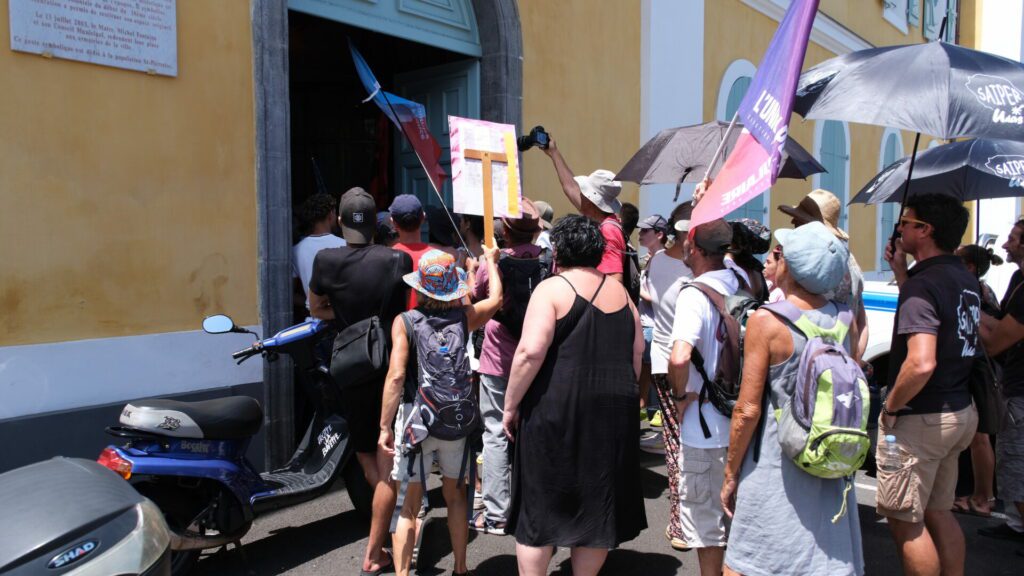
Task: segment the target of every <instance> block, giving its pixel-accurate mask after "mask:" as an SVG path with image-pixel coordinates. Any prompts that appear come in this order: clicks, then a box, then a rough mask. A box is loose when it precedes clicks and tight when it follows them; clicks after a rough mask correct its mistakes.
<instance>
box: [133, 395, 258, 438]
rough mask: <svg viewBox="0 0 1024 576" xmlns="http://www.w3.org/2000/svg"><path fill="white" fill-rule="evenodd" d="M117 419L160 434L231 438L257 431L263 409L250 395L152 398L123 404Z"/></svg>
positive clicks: (137, 428)
mask: <svg viewBox="0 0 1024 576" xmlns="http://www.w3.org/2000/svg"><path fill="white" fill-rule="evenodd" d="M120 421H121V424H123V425H125V426H127V427H129V428H133V429H135V430H140V431H142V432H148V433H150V434H158V435H160V436H172V437H175V438H206V439H209V440H230V439H233V438H246V437H248V436H252V435H253V434H256V432H259V429H260V426H261V425H262V423H263V410H262V409H261V408H260V403H259V402H257V401H256V399H255V398H250V397H249V396H229V397H227V398H217V399H214V400H202V401H199V402H179V401H177V400H160V399H152V400H139V401H136V402H132V403H131V404H128V405H126V406H125V407H124V410H123V411H122V412H121V419H120Z"/></svg>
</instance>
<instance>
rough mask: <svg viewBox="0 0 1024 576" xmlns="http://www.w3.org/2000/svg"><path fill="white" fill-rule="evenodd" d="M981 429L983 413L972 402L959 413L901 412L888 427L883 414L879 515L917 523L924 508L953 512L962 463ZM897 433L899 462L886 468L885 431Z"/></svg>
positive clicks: (879, 424)
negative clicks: (889, 468) (979, 414)
mask: <svg viewBox="0 0 1024 576" xmlns="http://www.w3.org/2000/svg"><path fill="white" fill-rule="evenodd" d="M977 429H978V411H977V410H975V408H974V406H973V405H972V406H968V407H967V408H964V409H963V410H960V411H958V412H945V413H936V414H912V415H906V416H900V417H899V418H897V419H896V425H895V426H894V427H892V428H888V427H886V426H885V425H884V424H883V423H882V421H881V417H879V422H878V439H879V441H878V448H877V450H876V452H875V462H876V463H877V464H878V494H877V496H876V510H877V512H878V514H879V515H880V516H885V517H886V518H892V519H894V520H901V521H903V522H910V523H918V522H923V521H924V512H925V510H950V509H952V508H953V500H954V498H955V497H956V479H957V461H958V460H959V458H960V453H961V452H963V451H964V450H966V449H967V448H968V447H969V446H970V445H971V440H972V439H973V438H974V433H975V431H977ZM889 434H891V435H893V436H895V437H896V443H897V444H898V445H899V447H900V453H901V457H900V462H898V463H895V464H894V466H893V467H894V468H896V469H895V470H892V471H886V470H884V468H886V467H887V464H889V462H888V458H889V457H888V456H887V454H886V450H885V441H884V438H885V436H886V435H889Z"/></svg>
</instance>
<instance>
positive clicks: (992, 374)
mask: <svg viewBox="0 0 1024 576" xmlns="http://www.w3.org/2000/svg"><path fill="white" fill-rule="evenodd" d="M999 380H1000V378H999V370H998V368H997V367H996V366H995V364H994V363H993V362H992V359H991V358H989V357H988V354H986V353H985V352H984V351H982V355H981V356H980V357H978V358H975V359H974V365H973V366H972V367H971V381H970V389H971V397H972V398H974V406H975V408H977V409H978V432H981V433H984V434H998V433H1000V432H1002V431H1003V428H1004V427H1005V426H1006V411H1007V404H1006V397H1005V396H1003V386H1002V383H1001V382H1000V381H999Z"/></svg>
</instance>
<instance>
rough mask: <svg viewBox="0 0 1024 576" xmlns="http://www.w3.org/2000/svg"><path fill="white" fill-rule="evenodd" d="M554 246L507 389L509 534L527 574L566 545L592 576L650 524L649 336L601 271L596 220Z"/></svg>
mask: <svg viewBox="0 0 1024 576" xmlns="http://www.w3.org/2000/svg"><path fill="white" fill-rule="evenodd" d="M551 241H552V243H553V245H554V256H555V264H556V265H557V267H558V270H559V272H560V273H559V274H558V276H556V277H552V278H549V279H547V280H545V281H544V282H542V283H541V284H539V285H538V286H537V288H536V289H535V290H534V292H533V295H532V296H531V297H530V305H529V308H528V310H527V313H526V320H525V322H524V327H523V335H522V338H521V339H520V341H519V347H518V348H517V349H516V355H515V358H514V360H513V361H512V371H511V374H510V376H509V383H508V390H507V392H506V396H505V417H504V422H503V424H504V427H505V433H506V434H507V435H508V436H509V438H510V439H512V440H513V441H514V444H513V446H514V450H515V455H514V460H513V464H512V503H511V507H510V510H509V518H508V524H507V529H508V530H509V531H510V533H512V534H515V537H516V542H517V544H516V556H517V558H518V561H519V573H520V574H521V575H523V576H533V575H543V574H546V573H547V567H548V564H549V563H550V561H551V556H552V554H553V553H554V547H555V546H562V547H566V548H571V549H572V572H573V574H574V575H576V576H587V575H595V574H597V573H598V571H599V570H600V569H601V566H602V565H603V564H604V561H605V558H606V557H607V555H608V550H609V549H611V548H615V547H617V546H618V545H619V544H621V543H622V542H626V541H628V540H632V539H633V538H635V537H636V536H637V535H638V534H639V533H640V531H641V530H643V529H644V528H646V527H647V519H646V516H645V514H644V501H643V491H642V488H641V485H640V474H639V472H640V453H639V445H638V444H637V441H636V430H637V429H638V428H639V426H640V421H639V412H640V397H639V393H638V391H637V379H638V377H639V374H640V360H641V356H642V355H643V350H644V340H643V332H642V331H641V329H640V319H639V316H638V314H637V311H636V308H634V307H633V303H632V302H631V301H630V299H629V296H628V295H627V294H626V290H625V288H624V287H623V286H622V284H620V283H619V282H616V281H614V280H612V281H606V277H605V276H604V275H603V274H601V273H600V272H598V271H597V270H596V268H595V267H596V266H597V265H598V263H599V262H600V261H601V255H602V252H603V250H604V239H603V238H602V236H601V232H600V230H599V228H598V227H597V224H595V223H594V222H592V221H590V220H588V219H587V218H585V217H583V216H576V215H572V216H566V217H564V218H562V219H560V220H559V221H558V222H557V223H556V224H555V227H554V229H553V230H552V231H551Z"/></svg>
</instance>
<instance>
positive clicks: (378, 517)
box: [309, 188, 413, 572]
mask: <svg viewBox="0 0 1024 576" xmlns="http://www.w3.org/2000/svg"><path fill="white" fill-rule="evenodd" d="M338 213H339V214H340V216H338V220H339V221H340V222H341V231H342V235H343V236H344V238H345V241H346V242H347V243H348V245H347V246H343V247H341V248H328V249H326V250H321V251H320V252H319V253H317V255H316V258H315V259H314V260H313V276H312V277H311V278H310V280H309V309H310V312H311V313H312V314H313V316H314V317H316V318H320V319H322V320H333V321H334V323H335V324H336V325H337V327H338V328H339V329H342V328H345V327H346V326H349V325H351V324H355V323H356V322H359V321H361V320H364V319H366V318H369V317H371V316H374V315H377V316H379V317H380V320H381V324H382V325H383V326H391V324H392V323H394V321H395V317H396V316H398V315H399V314H400V313H402V312H403V311H405V304H406V301H407V300H408V298H409V294H408V292H407V288H406V284H405V282H404V281H403V280H402V276H403V275H405V274H407V273H409V272H412V265H413V263H412V259H411V258H410V257H409V255H408V254H405V253H403V252H399V251H397V250H392V249H391V248H388V247H386V246H376V245H374V244H373V235H374V233H375V232H376V230H377V217H376V213H377V207H376V203H375V202H374V200H373V197H372V196H370V195H369V194H367V193H366V191H365V190H363V189H362V188H352V189H351V190H349V191H348V192H345V194H344V195H342V197H341V202H340V203H339V208H338ZM386 332H387V333H388V336H390V335H391V331H390V330H386ZM390 345H391V344H390V342H389V343H388V347H389V348H390ZM383 393H384V380H383V378H382V379H381V381H380V382H374V383H371V384H365V385H363V386H358V387H354V388H348V389H346V390H344V392H343V403H344V406H345V411H346V413H345V419H346V421H347V423H348V427H349V434H350V439H349V441H350V442H352V444H353V446H354V447H355V451H356V458H357V459H358V460H359V464H360V465H361V466H362V468H363V474H364V475H365V476H366V480H367V482H369V484H370V486H372V487H374V498H373V517H372V519H371V522H370V538H369V541H368V542H367V545H366V554H365V556H364V558H363V567H362V569H363V570H364V571H367V572H375V571H378V570H380V569H381V568H384V567H386V566H388V565H389V563H390V562H391V561H390V560H389V559H388V558H387V556H386V554H384V552H383V550H382V546H383V544H384V541H385V537H386V535H387V529H388V526H389V524H390V519H391V513H392V512H393V510H394V507H395V497H396V494H395V489H394V486H393V485H392V483H391V482H390V475H391V468H392V466H393V462H392V459H391V457H390V456H388V455H387V454H386V453H384V452H383V451H378V449H377V438H378V436H379V435H380V427H379V423H380V412H381V399H382V397H383Z"/></svg>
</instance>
